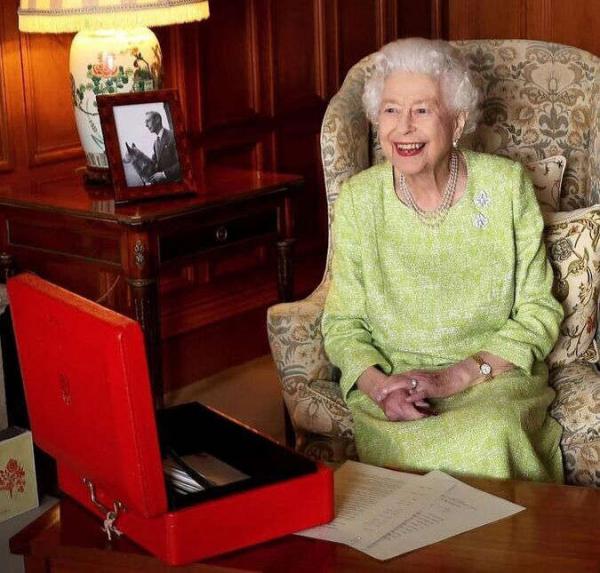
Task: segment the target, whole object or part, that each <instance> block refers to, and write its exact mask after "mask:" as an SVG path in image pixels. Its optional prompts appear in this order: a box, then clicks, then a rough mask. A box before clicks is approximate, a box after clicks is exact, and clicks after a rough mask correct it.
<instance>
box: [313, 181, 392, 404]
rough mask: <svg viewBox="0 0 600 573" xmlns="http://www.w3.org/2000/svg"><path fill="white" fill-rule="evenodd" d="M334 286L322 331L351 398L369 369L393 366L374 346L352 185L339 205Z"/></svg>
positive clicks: (345, 189) (345, 392)
mask: <svg viewBox="0 0 600 573" xmlns="http://www.w3.org/2000/svg"><path fill="white" fill-rule="evenodd" d="M332 232H333V248H334V251H333V259H332V267H331V277H332V280H331V286H330V289H329V292H328V294H327V300H326V302H325V311H324V313H323V320H322V331H323V337H324V340H325V351H326V353H327V355H328V357H329V359H330V360H331V361H332V362H333V364H335V365H336V366H337V367H338V368H339V369H340V370H341V372H342V377H341V380H340V385H341V389H342V393H343V395H344V397H347V395H348V393H349V392H350V390H351V389H352V388H353V386H354V384H355V383H356V380H357V379H358V377H359V376H360V375H361V374H362V373H363V372H364V371H365V370H366V369H367V368H368V367H369V366H375V365H376V366H379V367H380V368H381V370H383V371H384V372H386V373H389V372H390V371H391V365H390V363H389V362H388V361H387V360H386V359H385V358H384V356H383V355H382V354H381V353H380V352H379V351H378V350H377V348H375V347H374V346H373V344H372V338H371V329H370V327H369V321H368V318H367V315H366V309H365V297H366V293H365V288H364V283H363V279H362V271H361V231H360V224H358V223H357V217H356V213H355V208H354V202H353V197H352V187H351V184H350V183H348V182H347V183H345V184H344V185H343V187H342V190H341V192H340V195H339V197H338V199H337V201H336V204H335V211H334V221H333V227H332Z"/></svg>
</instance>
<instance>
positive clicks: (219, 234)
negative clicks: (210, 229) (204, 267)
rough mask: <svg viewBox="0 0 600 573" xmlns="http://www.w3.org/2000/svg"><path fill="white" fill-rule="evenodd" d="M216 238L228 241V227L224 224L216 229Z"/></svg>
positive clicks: (220, 240)
mask: <svg viewBox="0 0 600 573" xmlns="http://www.w3.org/2000/svg"><path fill="white" fill-rule="evenodd" d="M215 238H216V239H217V241H219V242H220V243H222V242H223V241H226V240H227V227H224V226H222V225H221V226H220V227H218V228H217V230H216V231H215Z"/></svg>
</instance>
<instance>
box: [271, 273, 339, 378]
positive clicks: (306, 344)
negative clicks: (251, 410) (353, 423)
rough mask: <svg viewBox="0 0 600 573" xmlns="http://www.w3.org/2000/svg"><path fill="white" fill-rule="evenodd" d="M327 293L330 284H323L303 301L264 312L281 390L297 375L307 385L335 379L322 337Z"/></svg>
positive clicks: (282, 304) (278, 306) (284, 304)
mask: <svg viewBox="0 0 600 573" xmlns="http://www.w3.org/2000/svg"><path fill="white" fill-rule="evenodd" d="M328 290H329V283H328V282H327V281H325V282H323V283H321V284H320V285H319V286H318V287H317V288H316V289H315V290H314V291H313V293H312V294H310V295H309V296H308V297H306V298H305V299H303V300H300V301H297V302H286V303H280V304H276V305H275V306H272V307H270V308H269V310H268V311H267V333H268V336H269V345H270V347H271V353H272V355H273V359H274V360H275V365H276V367H277V370H278V372H279V377H280V379H281V382H282V384H283V385H284V389H287V386H289V385H290V384H292V382H293V379H294V378H295V377H297V376H302V377H303V378H304V379H305V380H306V381H307V383H311V382H312V381H313V380H317V379H322V380H334V379H335V378H336V373H335V369H334V367H333V365H332V364H331V362H329V360H328V359H327V357H326V356H325V348H324V346H323V335H322V334H321V317H322V316H323V307H324V305H325V297H326V296H327V291H328Z"/></svg>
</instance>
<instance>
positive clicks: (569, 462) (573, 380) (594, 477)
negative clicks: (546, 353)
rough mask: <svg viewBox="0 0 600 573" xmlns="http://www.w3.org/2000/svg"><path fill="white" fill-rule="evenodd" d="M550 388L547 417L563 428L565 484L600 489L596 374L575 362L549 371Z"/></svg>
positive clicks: (598, 380)
mask: <svg viewBox="0 0 600 573" xmlns="http://www.w3.org/2000/svg"><path fill="white" fill-rule="evenodd" d="M550 384H551V385H552V386H553V387H554V389H555V390H556V398H555V400H554V402H553V403H552V406H551V407H550V414H551V415H552V417H553V418H555V419H556V420H557V421H558V422H559V423H560V425H561V426H562V427H563V435H562V438H561V449H562V452H563V460H564V465H565V478H566V482H567V483H569V484H573V485H586V486H590V485H594V486H596V487H600V373H599V372H598V369H597V367H596V365H595V364H590V363H589V362H579V361H576V362H572V363H570V364H567V365H566V366H562V367H559V368H556V369H554V370H552V372H551V373H550Z"/></svg>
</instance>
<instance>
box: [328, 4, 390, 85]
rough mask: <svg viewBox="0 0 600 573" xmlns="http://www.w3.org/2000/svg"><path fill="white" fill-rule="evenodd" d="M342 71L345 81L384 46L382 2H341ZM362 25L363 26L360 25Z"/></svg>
mask: <svg viewBox="0 0 600 573" xmlns="http://www.w3.org/2000/svg"><path fill="white" fill-rule="evenodd" d="M337 9H338V16H337V22H338V27H339V28H338V41H339V70H340V76H341V77H342V79H343V78H344V76H345V75H346V73H347V72H348V70H349V69H350V68H351V67H352V66H353V65H354V64H355V63H356V62H358V61H359V60H360V59H361V58H363V57H364V56H365V55H367V54H370V53H371V52H374V51H375V50H377V48H378V46H380V45H381V44H382V43H383V42H382V31H381V26H382V23H381V20H380V18H379V16H380V12H379V9H380V1H379V0H338V1H337ZM359 23H360V25H358V24H359Z"/></svg>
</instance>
